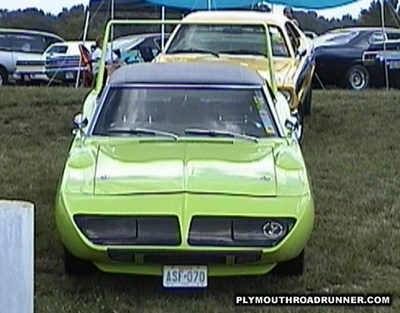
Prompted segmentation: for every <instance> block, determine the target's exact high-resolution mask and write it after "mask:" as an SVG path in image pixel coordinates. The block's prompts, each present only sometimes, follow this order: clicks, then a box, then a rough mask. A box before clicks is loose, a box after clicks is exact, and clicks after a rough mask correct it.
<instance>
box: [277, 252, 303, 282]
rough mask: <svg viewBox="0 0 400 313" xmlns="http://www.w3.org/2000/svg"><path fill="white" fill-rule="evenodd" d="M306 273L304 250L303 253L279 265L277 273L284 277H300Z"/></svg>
mask: <svg viewBox="0 0 400 313" xmlns="http://www.w3.org/2000/svg"><path fill="white" fill-rule="evenodd" d="M303 272H304V249H303V251H301V253H300V254H299V255H298V256H297V257H295V258H294V259H291V260H289V261H286V262H282V263H279V264H278V265H277V267H276V273H277V274H279V275H284V276H299V275H301V274H303Z"/></svg>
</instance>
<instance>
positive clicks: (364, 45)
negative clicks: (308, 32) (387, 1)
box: [314, 27, 400, 90]
mask: <svg viewBox="0 0 400 313" xmlns="http://www.w3.org/2000/svg"><path fill="white" fill-rule="evenodd" d="M314 45H315V62H316V70H315V72H316V74H317V75H318V77H316V78H317V79H318V80H319V81H320V82H315V84H316V85H318V84H320V83H322V84H323V85H336V86H339V87H345V88H349V89H354V90H363V89H365V88H367V87H369V86H373V87H380V86H384V85H385V68H384V66H383V62H378V61H379V59H378V58H377V56H378V55H380V56H382V54H384V50H386V51H387V52H388V53H391V52H393V51H398V50H400V30H399V29H395V28H386V29H385V32H383V31H382V28H373V27H367V28H344V29H337V30H333V31H330V32H328V33H326V34H324V35H322V36H320V37H318V38H316V39H315V40H314ZM384 45H385V46H384Z"/></svg>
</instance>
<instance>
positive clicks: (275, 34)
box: [268, 26, 289, 57]
mask: <svg viewBox="0 0 400 313" xmlns="http://www.w3.org/2000/svg"><path fill="white" fill-rule="evenodd" d="M268 29H269V35H270V37H271V45H272V55H273V56H274V57H288V56H289V50H288V47H287V45H286V41H285V38H284V36H283V33H282V30H281V29H279V28H278V27H276V26H268Z"/></svg>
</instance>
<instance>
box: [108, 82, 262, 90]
mask: <svg viewBox="0 0 400 313" xmlns="http://www.w3.org/2000/svg"><path fill="white" fill-rule="evenodd" d="M110 87H113V88H114V87H117V88H123V87H139V88H142V87H150V88H156V87H157V88H159V87H161V88H163V87H168V88H171V89H172V88H212V89H255V88H257V89H261V88H262V85H224V84H179V85H178V84H173V85H172V84H157V83H154V84H144V83H123V84H112V83H111V85H110Z"/></svg>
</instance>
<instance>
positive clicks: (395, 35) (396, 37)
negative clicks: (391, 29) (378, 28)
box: [386, 33, 400, 40]
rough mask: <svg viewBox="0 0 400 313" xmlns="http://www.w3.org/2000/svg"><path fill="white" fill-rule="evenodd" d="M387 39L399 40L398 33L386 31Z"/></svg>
mask: <svg viewBox="0 0 400 313" xmlns="http://www.w3.org/2000/svg"><path fill="white" fill-rule="evenodd" d="M386 35H387V38H388V40H400V33H386Z"/></svg>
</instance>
